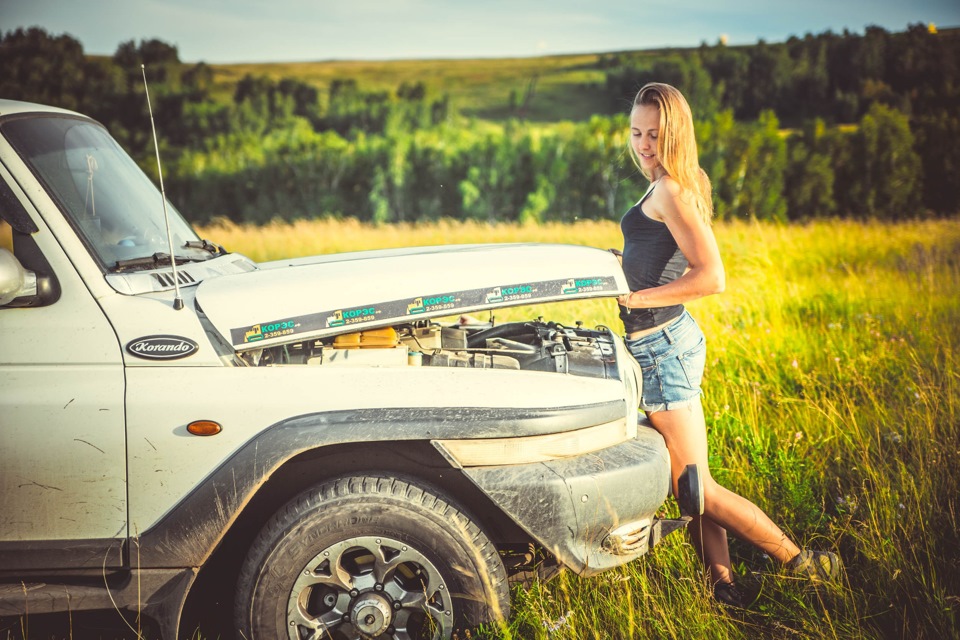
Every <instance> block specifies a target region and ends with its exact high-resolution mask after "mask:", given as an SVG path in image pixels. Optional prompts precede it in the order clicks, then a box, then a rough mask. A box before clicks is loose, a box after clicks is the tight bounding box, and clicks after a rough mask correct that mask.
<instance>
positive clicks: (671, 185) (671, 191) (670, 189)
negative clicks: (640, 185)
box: [657, 175, 683, 198]
mask: <svg viewBox="0 0 960 640" xmlns="http://www.w3.org/2000/svg"><path fill="white" fill-rule="evenodd" d="M657 186H658V187H661V193H662V194H663V195H667V196H669V197H671V198H677V197H679V196H680V193H681V192H682V191H683V187H681V186H680V183H679V182H677V180H676V178H674V177H673V176H671V175H665V176H663V177H662V178H660V179H659V180H658V181H657Z"/></svg>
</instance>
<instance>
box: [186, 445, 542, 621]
mask: <svg viewBox="0 0 960 640" xmlns="http://www.w3.org/2000/svg"><path fill="white" fill-rule="evenodd" d="M356 475H363V476H384V477H394V478H398V479H402V480H404V481H407V482H410V483H413V484H418V485H420V486H422V487H424V488H426V489H428V490H430V491H431V492H433V493H435V494H437V495H439V496H442V497H443V498H444V499H445V500H446V501H448V502H450V503H451V504H453V505H454V506H455V507H456V508H457V509H458V510H460V511H462V512H463V513H464V514H466V515H467V516H468V517H469V518H470V519H471V520H473V521H474V522H475V523H476V524H477V525H478V526H479V527H480V528H481V529H482V530H483V531H484V533H485V534H486V535H487V536H488V537H489V538H490V540H491V541H493V542H494V543H495V544H498V545H500V544H507V545H515V546H522V545H528V544H530V543H532V542H533V540H532V539H531V538H530V536H529V535H528V534H527V533H526V532H525V531H523V530H522V529H521V528H520V527H519V526H518V525H517V524H516V523H514V522H513V521H512V520H511V519H510V518H509V516H507V515H506V514H505V513H504V512H503V511H502V510H501V509H500V508H498V507H497V506H496V505H495V504H494V503H493V502H492V501H491V500H490V498H489V497H487V496H486V495H485V494H484V493H483V492H482V491H481V490H480V489H479V488H477V486H476V485H475V484H474V483H473V482H472V481H470V480H469V478H467V477H466V475H465V474H463V473H462V471H461V470H459V469H455V468H453V467H452V466H451V465H450V464H449V462H448V461H447V460H446V459H445V458H444V457H443V456H442V455H441V454H440V453H439V452H438V451H437V450H436V448H435V447H434V446H433V445H432V444H431V443H430V441H429V440H405V441H367V442H351V443H341V444H336V445H327V446H319V447H316V448H312V449H310V450H307V451H304V452H301V453H299V454H297V455H294V456H291V457H290V458H289V459H287V460H286V461H284V462H283V464H282V465H281V466H280V467H278V468H277V469H276V470H274V472H273V473H271V475H270V476H269V478H268V479H266V481H265V482H263V484H262V485H261V486H260V487H259V488H258V489H257V491H256V493H255V494H254V495H253V496H252V497H251V498H250V499H249V500H248V501H247V503H246V504H245V505H244V506H243V508H242V510H241V511H240V513H239V514H238V515H237V517H236V518H235V519H234V520H233V522H232V523H231V524H230V526H229V527H228V528H227V529H226V530H225V531H224V532H223V535H222V538H221V539H220V541H219V543H218V544H217V546H216V547H215V549H214V550H213V552H212V553H211V554H210V555H209V557H208V558H207V559H206V561H205V562H204V563H203V565H202V566H201V567H200V568H199V573H198V576H197V579H196V581H195V582H194V583H193V585H192V586H191V588H190V591H189V593H188V594H187V597H186V600H185V606H184V608H183V612H182V616H181V623H180V637H192V636H193V634H194V632H195V631H196V630H197V628H198V625H200V624H201V623H203V624H204V625H205V626H206V627H211V628H204V629H202V631H203V633H204V635H210V634H211V633H213V634H215V635H223V634H224V633H227V632H232V627H231V626H230V625H231V624H232V619H231V618H230V616H229V615H228V612H229V611H230V610H231V607H229V606H225V605H226V604H227V602H232V598H233V595H234V592H235V589H236V580H237V575H238V572H239V567H240V565H241V564H242V562H243V560H244V558H245V556H246V553H247V551H248V549H249V548H250V546H251V544H252V542H253V540H254V538H255V537H256V536H257V534H258V533H259V531H260V530H261V529H262V528H263V527H264V525H265V524H266V522H267V521H268V520H269V519H270V517H271V516H272V515H273V514H274V513H275V512H276V511H277V510H278V509H280V508H281V507H282V506H283V505H284V504H286V503H287V502H288V501H290V500H292V499H293V498H295V497H296V496H297V495H299V494H300V493H301V492H303V491H304V490H305V489H308V488H309V487H312V486H317V485H319V484H321V483H323V482H327V481H329V480H333V479H336V478H343V477H348V476H356ZM225 599H226V601H225ZM211 605H213V606H211ZM218 609H219V610H220V612H219V613H218V614H217V619H215V620H210V619H209V612H210V611H216V610H218Z"/></svg>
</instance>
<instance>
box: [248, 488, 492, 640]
mask: <svg viewBox="0 0 960 640" xmlns="http://www.w3.org/2000/svg"><path fill="white" fill-rule="evenodd" d="M509 607H510V595H509V591H508V587H507V578H506V572H505V571H504V568H503V563H502V562H501V561H500V557H499V555H498V554H497V550H496V548H495V547H494V546H493V544H492V543H491V542H490V540H489V539H487V537H486V535H484V533H483V532H482V531H481V530H480V528H479V527H478V526H477V525H476V524H474V523H473V522H472V521H471V520H470V519H469V518H468V517H467V516H466V515H464V514H463V513H462V512H461V511H459V510H458V509H456V508H455V507H453V506H452V505H451V504H449V503H448V502H446V501H445V500H443V499H442V498H440V497H438V496H437V495H435V494H434V493H432V492H431V491H430V490H428V489H426V488H424V487H421V486H419V485H417V484H415V483H413V482H408V481H404V480H399V479H396V478H389V477H379V476H370V477H348V478H341V479H338V480H334V481H330V482H327V483H324V484H321V485H319V486H317V487H314V488H311V489H310V490H308V491H305V492H303V493H301V494H300V495H299V496H297V497H296V498H294V499H293V500H291V501H290V502H289V503H287V505H285V506H284V507H283V508H281V509H280V511H278V512H277V513H276V514H275V515H274V516H273V517H272V518H271V519H270V521H269V522H267V524H266V525H265V526H264V528H263V530H262V531H261V532H260V534H259V535H258V536H257V539H256V540H255V541H254V543H253V545H252V546H251V548H250V551H249V553H248V555H247V558H246V561H245V562H244V564H243V567H242V569H241V572H240V578H239V581H238V588H237V601H236V611H235V617H236V621H237V626H238V629H239V631H240V634H241V636H240V637H242V638H246V639H248V640H266V639H269V640H273V639H276V638H284V637H286V638H290V639H291V640H304V639H306V638H332V639H335V640H347V639H349V640H358V639H360V638H390V639H392V640H425V639H430V640H434V639H441V638H449V637H451V635H452V634H453V632H454V630H458V629H465V628H469V627H473V626H476V625H477V624H480V623H483V622H488V621H493V620H498V619H504V618H506V617H507V616H508V615H509Z"/></svg>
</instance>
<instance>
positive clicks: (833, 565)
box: [787, 549, 843, 582]
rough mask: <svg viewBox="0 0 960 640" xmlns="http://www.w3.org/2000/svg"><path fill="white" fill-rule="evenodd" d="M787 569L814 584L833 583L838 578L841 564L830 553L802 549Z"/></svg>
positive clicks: (835, 556) (788, 564) (836, 557)
mask: <svg viewBox="0 0 960 640" xmlns="http://www.w3.org/2000/svg"><path fill="white" fill-rule="evenodd" d="M787 569H789V570H790V571H791V572H792V573H795V574H797V575H799V576H803V577H805V578H809V579H810V580H813V581H814V582H834V581H836V580H837V579H838V578H839V577H840V573H841V571H842V570H843V564H842V563H841V562H840V557H839V556H838V555H837V554H835V553H832V552H830V551H813V550H811V549H804V550H803V551H801V552H800V553H798V554H797V556H796V557H795V558H794V559H793V560H791V561H790V562H788V563H787Z"/></svg>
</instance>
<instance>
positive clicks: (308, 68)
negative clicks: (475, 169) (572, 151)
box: [211, 50, 661, 122]
mask: <svg viewBox="0 0 960 640" xmlns="http://www.w3.org/2000/svg"><path fill="white" fill-rule="evenodd" d="M658 53H661V52H658V51H653V50H651V51H644V52H634V53H633V54H632V55H634V56H655V55H657V54H658ZM211 67H212V69H213V72H214V92H215V93H216V94H217V95H219V96H220V97H222V98H226V97H228V96H230V95H232V93H233V89H234V86H235V85H236V83H237V81H238V80H240V79H241V78H242V77H244V76H245V75H247V74H250V75H253V76H266V77H268V78H270V79H272V80H274V81H278V80H280V79H282V78H292V79H295V80H299V81H301V82H305V83H307V84H310V85H313V86H315V87H317V88H318V89H320V92H321V95H324V94H325V93H326V91H327V89H328V88H329V86H330V83H331V82H332V81H333V80H336V79H348V78H349V79H353V80H356V81H357V84H358V85H359V87H360V88H361V89H363V90H364V91H391V92H392V91H395V90H396V89H397V87H399V86H400V85H401V84H403V83H404V82H407V83H416V82H423V83H424V84H425V85H426V87H427V90H428V92H429V94H430V95H432V96H441V95H443V94H448V95H449V96H450V98H451V101H452V102H453V104H454V106H455V108H456V109H457V110H458V111H459V112H460V113H462V114H463V115H465V116H468V117H476V118H482V119H489V120H502V119H504V118H506V117H508V116H509V115H510V109H509V102H510V93H511V91H515V92H516V93H517V94H518V95H519V96H521V97H522V96H525V95H526V94H527V92H528V90H529V89H530V86H531V82H533V83H534V85H533V86H534V89H533V95H532V98H531V100H530V104H529V106H528V109H527V110H526V112H525V114H524V115H525V118H526V119H527V120H532V121H545V122H554V121H557V120H575V121H577V120H588V119H589V118H590V116H592V115H595V114H600V113H608V112H614V111H616V112H620V111H623V110H624V108H625V107H624V108H621V109H619V110H612V109H611V108H610V106H609V105H606V104H604V102H603V96H602V92H599V91H595V90H593V87H595V86H598V85H599V86H602V85H603V83H604V82H605V78H606V76H605V73H604V70H603V68H602V55H601V54H581V55H566V56H543V57H535V58H498V59H472V60H394V61H356V60H344V61H337V60H331V61H320V62H291V63H256V64H252V63H251V64H227V65H211Z"/></svg>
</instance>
